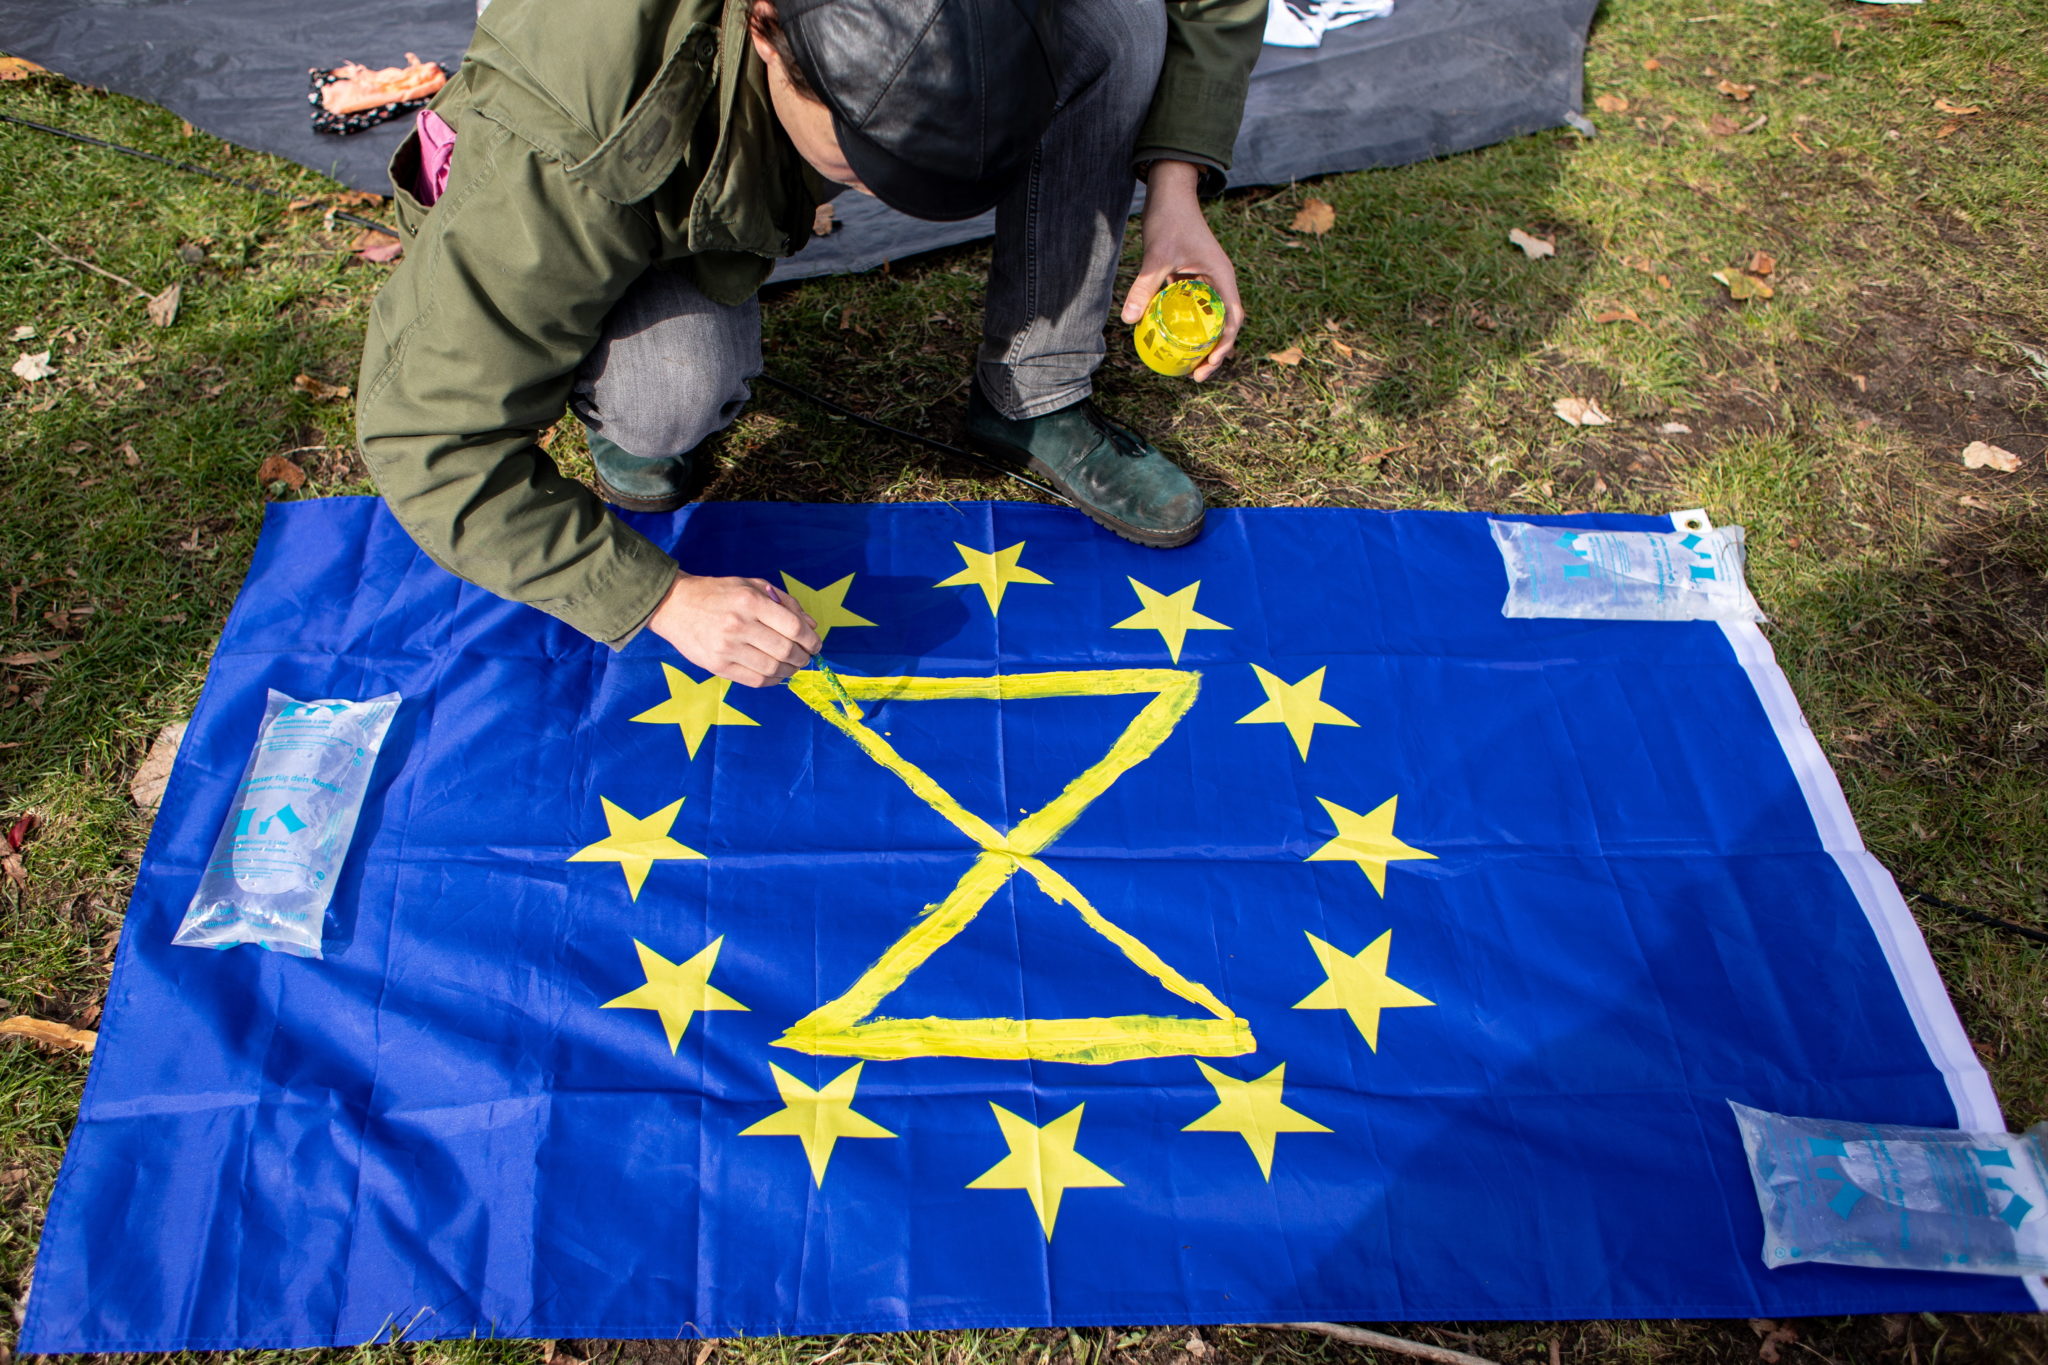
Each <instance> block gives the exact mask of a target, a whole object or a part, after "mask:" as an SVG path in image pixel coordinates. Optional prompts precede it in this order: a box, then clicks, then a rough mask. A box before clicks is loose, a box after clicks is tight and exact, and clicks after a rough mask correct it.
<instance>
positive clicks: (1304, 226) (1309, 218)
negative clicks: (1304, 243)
mask: <svg viewBox="0 0 2048 1365" xmlns="http://www.w3.org/2000/svg"><path fill="white" fill-rule="evenodd" d="M1288 226H1289V227H1291V228H1292V229H1294V231H1296V232H1313V233H1314V234H1315V235H1316V236H1318V237H1320V236H1322V235H1323V234H1324V233H1326V232H1328V231H1329V230H1330V229H1331V228H1333V227H1335V226H1337V210H1336V209H1335V208H1334V207H1332V206H1331V205H1330V204H1329V203H1328V202H1327V201H1325V200H1322V199H1304V200H1302V201H1301V211H1300V212H1299V213H1297V214H1295V215H1294V221H1293V222H1292V223H1290V224H1288Z"/></svg>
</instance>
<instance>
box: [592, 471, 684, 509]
mask: <svg viewBox="0 0 2048 1365" xmlns="http://www.w3.org/2000/svg"><path fill="white" fill-rule="evenodd" d="M591 478H592V480H593V481H594V482H595V483H596V484H597V495H598V496H599V497H600V498H603V499H604V500H605V501H606V502H608V503H611V504H612V505H613V506H614V507H623V508H625V509H626V510H627V511H628V512H676V511H680V510H681V509H683V508H685V507H687V506H689V505H690V504H691V503H693V502H695V501H697V499H698V498H700V497H702V496H704V490H705V489H706V488H708V487H710V485H711V480H710V478H709V477H708V476H706V475H704V474H701V473H700V474H698V475H697V476H695V477H693V478H692V479H691V481H690V486H689V487H687V488H685V489H683V490H682V491H680V492H677V493H673V494H671V495H669V496H668V497H665V498H636V497H634V496H632V495H631V494H629V493H621V492H620V491H619V490H618V489H616V488H614V487H612V486H611V484H610V483H609V482H608V481H606V479H605V477H604V475H603V474H602V473H601V472H599V471H598V470H595V469H593V470H592V471H591Z"/></svg>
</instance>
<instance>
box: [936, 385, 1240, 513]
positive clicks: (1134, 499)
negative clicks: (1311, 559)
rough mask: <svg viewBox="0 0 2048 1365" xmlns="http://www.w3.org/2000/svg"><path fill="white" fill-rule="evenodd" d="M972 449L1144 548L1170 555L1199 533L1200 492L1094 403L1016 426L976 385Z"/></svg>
mask: <svg viewBox="0 0 2048 1365" xmlns="http://www.w3.org/2000/svg"><path fill="white" fill-rule="evenodd" d="M967 443H968V444H969V445H970V446H972V447H973V448H974V449H976V450H978V451H980V452H981V453H982V454H984V455H987V456H990V457H991V458H993V459H996V460H998V461H1001V462H1002V463H1004V464H1007V465H1009V466H1010V467H1012V468H1015V469H1019V470H1028V471H1029V472H1030V473H1033V474H1036V475H1037V476H1038V477H1040V478H1042V479H1044V480H1045V481H1046V482H1047V483H1049V484H1051V485H1052V486H1053V487H1054V488H1057V489H1059V490H1060V492H1062V493H1064V494H1066V495H1067V496H1068V497H1070V498H1072V499H1073V500H1074V502H1075V503H1076V505H1078V506H1079V507H1080V509H1081V510H1082V511H1084V512H1086V513H1087V514H1088V515H1089V516H1090V517H1093V518H1094V519H1095V520H1096V521H1097V522H1099V523H1101V524H1102V525H1104V526H1107V527H1108V528H1109V529H1110V530H1112V531H1114V532H1116V533H1117V534H1118V535H1120V536H1122V537H1123V538H1124V539H1125V540H1134V541H1136V542H1137V543H1138V544H1140V545H1150V546H1152V547H1153V548H1155V549H1161V550H1168V549H1172V548H1173V547H1174V546H1176V545H1185V544H1187V543H1188V542H1189V541H1191V540H1193V539H1194V538H1195V537H1196V536H1198V535H1200V534H1201V533H1202V511H1203V507H1202V492H1201V490H1200V489H1198V488H1196V487H1195V483H1194V480H1192V479H1190V478H1189V477H1188V476H1187V475H1186V474H1184V473H1183V472H1181V468H1180V466H1179V465H1176V464H1175V463H1174V462H1173V461H1171V460H1169V459H1167V458H1166V456H1164V455H1162V454H1160V453H1159V451H1158V450H1157V449H1156V448H1155V447H1154V446H1153V445H1152V443H1151V442H1150V441H1147V440H1146V439H1145V438H1144V437H1142V436H1140V435H1138V433H1137V432H1135V431H1132V430H1131V429H1130V428H1129V427H1127V426H1124V425H1123V424H1122V423H1120V422H1115V421H1112V420H1110V419H1109V418H1108V417H1105V416H1104V415H1103V414H1102V412H1101V410H1100V409H1098V408H1097V407H1096V406H1095V401H1094V400H1093V399H1091V398H1084V399H1082V400H1081V401H1080V402H1078V403H1073V404H1069V405H1068V406H1066V407H1064V408H1061V409H1060V410H1059V411H1058V412H1049V413H1047V414H1046V415H1045V416H1043V417H1028V418H1025V419H1024V420H1022V421H1013V420H1011V419H1010V418H1008V417H1005V416H1003V414H1002V413H1000V412H998V411H996V408H995V405H994V404H992V403H990V402H989V401H988V400H987V399H986V398H984V397H982V394H981V385H980V384H979V383H977V384H975V385H974V390H973V393H972V394H971V395H970V396H969V397H968V399H967Z"/></svg>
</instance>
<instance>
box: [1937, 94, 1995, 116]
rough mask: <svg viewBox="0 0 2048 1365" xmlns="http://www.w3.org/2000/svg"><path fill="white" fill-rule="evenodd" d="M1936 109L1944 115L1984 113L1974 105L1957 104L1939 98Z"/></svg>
mask: <svg viewBox="0 0 2048 1365" xmlns="http://www.w3.org/2000/svg"><path fill="white" fill-rule="evenodd" d="M1934 107H1935V108H1936V109H1939V110H1940V111H1941V112H1942V113H1944V114H1981V113H1983V112H1984V111H1983V110H1982V109H1980V108H1978V107H1977V106H1976V105H1974V104H1956V103H1954V102H1953V101H1951V100H1946V99H1940V98H1937V99H1936V100H1935V101H1934Z"/></svg>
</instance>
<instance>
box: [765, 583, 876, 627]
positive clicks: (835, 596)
mask: <svg viewBox="0 0 2048 1365" xmlns="http://www.w3.org/2000/svg"><path fill="white" fill-rule="evenodd" d="M782 586H783V587H785V588H787V589H788V590H789V595H790V596H791V597H794V598H795V599H796V604H797V605H798V606H800V607H802V608H803V609H804V615H806V616H808V617H810V618H811V621H812V623H813V624H815V625H816V626H817V627H818V642H819V643H820V644H822V643H824V640H825V637H826V636H827V635H830V634H831V633H832V627H834V626H871V625H873V624H874V622H873V621H870V620H868V618H867V617H865V616H856V615H854V614H853V613H852V612H850V611H848V610H847V609H846V590H847V589H848V588H850V587H852V586H853V575H852V574H848V575H847V576H846V577H844V578H842V579H840V580H839V581H838V582H837V583H828V584H826V585H825V586H824V587H822V588H814V587H812V586H810V585H809V584H808V583H804V582H802V581H800V580H798V579H795V578H792V577H791V576H790V575H788V574H786V573H785V574H784V575H782Z"/></svg>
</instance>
